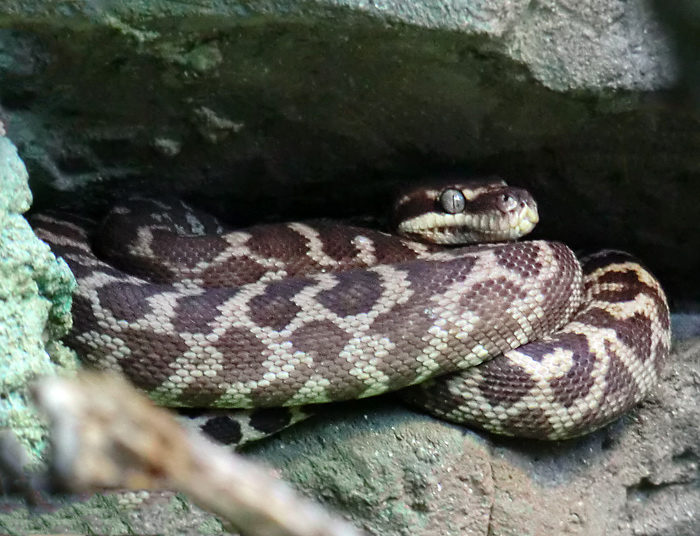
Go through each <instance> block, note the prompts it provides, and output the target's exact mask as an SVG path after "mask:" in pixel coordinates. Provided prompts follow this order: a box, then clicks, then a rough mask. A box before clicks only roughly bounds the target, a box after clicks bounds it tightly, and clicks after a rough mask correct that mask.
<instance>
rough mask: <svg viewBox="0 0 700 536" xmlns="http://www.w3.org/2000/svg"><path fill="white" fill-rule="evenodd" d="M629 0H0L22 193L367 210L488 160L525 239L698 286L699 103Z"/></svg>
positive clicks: (88, 206) (341, 212)
mask: <svg viewBox="0 0 700 536" xmlns="http://www.w3.org/2000/svg"><path fill="white" fill-rule="evenodd" d="M677 72H678V65H677V62H676V61H675V59H674V57H673V55H672V54H671V47H670V46H669V44H668V42H667V38H666V37H665V36H664V34H663V32H662V30H661V28H660V25H659V23H658V22H657V21H656V19H655V17H654V15H653V13H652V12H651V11H650V10H649V8H648V7H647V6H646V4H645V3H643V2H641V1H640V2H636V1H635V2H624V1H622V0H602V1H601V0H595V1H593V0H589V1H584V2H571V1H566V2H537V3H532V2H527V1H525V0H518V1H514V2H501V1H497V0H491V1H482V2H458V3H456V4H455V3H454V2H442V1H426V2H408V1H402V0H396V1H393V2H382V3H381V4H376V3H371V2H370V3H367V2H363V1H359V0H357V1H353V0H346V1H335V0H324V1H318V2H270V1H263V0H256V1H252V2H244V3H241V2H212V3H205V4H196V3H191V2H190V3H182V2H170V1H159V2H143V1H139V0H129V1H124V2H99V3H97V2H87V3H73V2H62V3H60V4H57V3H55V2H49V1H46V0H43V1H41V0H33V1H29V2H27V1H22V2H19V1H13V0H8V1H7V2H4V3H3V6H2V7H0V74H2V79H3V83H2V85H1V86H0V106H2V108H4V110H5V112H6V116H7V119H8V130H9V132H10V137H11V139H13V140H14V141H15V143H16V144H17V145H18V147H19V149H20V154H21V155H22V157H23V158H24V160H25V162H26V163H27V165H28V167H29V169H30V172H31V177H32V189H33V191H34V194H35V200H36V203H35V208H37V209H41V208H46V207H53V206H56V205H57V204H64V205H71V206H73V207H77V208H79V209H83V210H87V211H90V212H100V211H103V210H104V209H105V207H106V206H108V205H109V204H110V203H111V202H112V201H113V200H114V199H115V198H116V197H121V196H124V195H127V194H129V193H133V192H138V193H146V194H163V193H175V194H178V195H184V196H187V197H191V198H194V199H195V200H197V201H198V202H199V203H200V204H202V205H204V206H208V207H209V208H212V209H214V210H215V211H217V212H219V213H221V214H223V215H225V216H226V217H227V219H229V220H231V221H232V222H233V223H235V224H247V223H251V222H259V221H264V220H265V221H269V220H279V219H293V218H294V219H295V218H308V217H319V216H332V217H349V216H358V217H363V218H364V217H370V218H381V217H382V216H383V214H384V213H385V210H386V204H387V197H388V193H389V192H390V190H391V189H392V187H394V186H395V185H396V184H397V183H401V182H405V181H408V180H414V179H419V178H420V177H423V176H425V175H430V174H436V173H443V172H448V171H457V172H458V173H461V172H464V173H466V174H493V173H495V174H500V175H502V176H503V177H504V178H505V179H506V180H508V181H509V182H511V183H513V184H517V185H521V186H525V187H528V188H529V189H531V190H532V191H533V193H534V195H535V197H536V198H537V199H538V201H539V203H540V208H541V214H542V223H541V224H540V227H539V229H538V230H537V231H536V233H537V235H539V236H540V237H546V238H554V239H560V240H563V241H565V242H567V243H568V244H570V245H571V246H572V247H574V248H600V247H617V248H623V249H626V250H629V251H631V252H633V253H635V254H637V255H638V256H639V257H641V258H642V259H643V260H645V261H646V262H647V263H648V264H649V265H650V267H651V268H652V269H653V271H654V272H655V273H656V274H657V275H658V276H659V277H660V278H661V279H662V281H663V282H664V284H665V285H666V287H667V289H668V291H669V292H670V293H671V295H672V296H673V298H674V299H675V300H677V301H686V300H693V299H700V280H698V278H696V277H694V274H696V273H697V268H698V267H700V234H698V233H696V232H695V218H696V204H695V202H694V199H695V198H696V196H697V195H698V194H700V191H698V190H699V189H700V186H699V185H700V181H698V173H699V171H698V166H697V151H696V148H697V143H698V141H697V140H698V136H699V134H700V125H699V123H698V120H697V117H695V116H693V115H692V114H689V113H687V110H685V109H684V108H683V107H682V106H678V105H676V106H667V105H666V102H667V101H665V100H664V94H665V93H664V92H666V91H667V90H668V88H670V87H671V86H672V84H673V81H674V80H675V78H676V75H677Z"/></svg>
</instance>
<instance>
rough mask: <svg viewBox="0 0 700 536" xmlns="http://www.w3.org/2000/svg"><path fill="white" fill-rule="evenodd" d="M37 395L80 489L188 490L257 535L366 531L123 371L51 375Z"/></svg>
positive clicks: (73, 485) (66, 479)
mask: <svg viewBox="0 0 700 536" xmlns="http://www.w3.org/2000/svg"><path fill="white" fill-rule="evenodd" d="M33 394H34V398H35V400H36V402H37V404H38V405H39V406H40V408H41V409H42V410H43V411H44V412H45V413H46V414H47V415H48V417H49V420H50V421H51V441H52V446H53V461H52V465H53V472H54V474H55V475H56V476H57V477H58V478H59V479H60V480H61V481H62V482H63V483H64V484H66V485H67V486H68V489H69V490H70V491H72V492H84V491H98V490H101V489H105V488H107V489H109V488H116V489H119V488H130V489H170V490H174V491H180V492H183V493H186V494H187V495H189V496H190V497H191V498H192V499H193V500H194V501H196V502H197V503H198V504H199V505H200V506H202V507H204V508H206V509H207V510H210V511H212V512H213V513H215V514H217V515H219V516H221V517H223V518H225V519H226V520H228V521H229V522H231V523H232V524H233V525H234V526H235V527H236V528H237V529H238V530H240V531H241V532H243V533H244V534H249V535H260V536H262V535H265V536H360V534H361V533H360V531H358V530H357V529H355V528H353V527H351V526H350V525H348V524H347V523H346V522H344V521H340V520H338V519H335V518H333V517H331V516H330V515H328V514H327V513H326V512H324V511H323V510H322V509H321V508H320V507H319V506H317V505H315V504H313V503H311V502H310V501H308V500H306V499H302V498H300V497H299V496H297V495H296V494H295V493H294V492H293V491H292V490H291V488H290V487H289V486H288V485H287V484H285V483H283V482H280V481H278V480H275V479H274V478H273V477H272V476H271V475H270V473H269V471H267V470H265V469H262V468H261V467H259V466H257V465H254V464H252V463H251V462H249V461H247V460H245V459H243V458H242V457H240V456H237V455H235V454H233V453H231V452H229V451H228V450H226V449H224V448H223V447H220V446H218V445H214V444H213V443H211V442H209V441H208V440H206V439H204V438H203V437H201V436H199V435H195V434H193V433H191V432H189V431H186V430H185V429H183V428H181V427H180V426H179V425H178V424H177V422H176V421H175V420H174V418H173V417H172V416H171V415H170V414H169V413H168V412H166V411H165V410H162V409H160V408H156V407H155V406H153V405H152V404H151V402H150V401H148V400H147V399H146V398H145V397H143V396H142V395H141V394H139V393H137V392H136V391H135V390H134V389H133V388H132V387H130V386H129V385H128V384H127V383H126V382H125V381H123V380H121V379H120V378H117V377H115V376H112V375H105V374H95V373H82V374H80V375H79V376H78V377H77V378H75V379H70V380H69V379H63V378H50V379H46V380H44V381H42V382H41V383H39V384H38V385H37V386H35V387H34V389H33Z"/></svg>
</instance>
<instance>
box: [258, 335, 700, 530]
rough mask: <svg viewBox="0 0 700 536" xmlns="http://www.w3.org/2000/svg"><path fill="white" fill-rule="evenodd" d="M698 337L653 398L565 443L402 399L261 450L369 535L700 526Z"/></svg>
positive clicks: (681, 349) (681, 345)
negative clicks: (424, 411) (407, 404)
mask: <svg viewBox="0 0 700 536" xmlns="http://www.w3.org/2000/svg"><path fill="white" fill-rule="evenodd" d="M698 397H700V339H697V338H696V339H689V340H686V341H683V342H677V343H676V345H675V351H674V357H673V359H672V362H671V364H670V366H669V367H668V369H667V371H666V374H665V376H664V379H663V382H662V383H661V385H660V387H659V389H657V391H656V392H655V393H654V395H653V397H652V398H651V399H650V400H649V401H648V402H646V403H645V404H643V405H642V407H641V408H640V409H639V410H637V411H636V412H634V413H632V414H631V415H630V416H627V417H625V418H623V419H622V420H620V421H618V422H616V423H614V424H613V425H612V426H610V427H608V428H606V429H604V430H602V431H600V432H597V433H595V434H592V435H590V436H587V437H584V438H581V439H576V440H570V441H564V442H557V443H544V442H537V441H527V440H519V439H509V438H499V437H494V436H489V435H485V434H481V433H475V432H470V431H465V430H463V429H460V428H457V427H453V426H450V425H447V424H444V423H440V422H438V421H435V420H433V419H431V418H429V417H423V416H420V415H416V414H413V413H409V412H408V411H406V410H403V409H401V408H400V407H398V406H394V405H391V404H390V405H389V407H388V408H386V409H378V408H377V407H371V406H376V402H374V401H372V402H369V403H368V404H365V405H364V407H359V408H355V409H353V410H349V411H348V412H347V413H346V414H341V415H337V414H334V415H333V416H331V417H328V418H325V419H319V420H317V421H316V422H313V423H308V424H306V425H301V426H300V428H299V429H298V430H291V431H290V432H288V433H287V434H284V435H283V437H281V438H277V439H276V440H272V441H269V442H268V443H267V444H265V445H263V446H262V447H261V448H258V449H256V451H255V455H256V456H259V457H261V458H262V459H263V460H265V461H266V462H267V463H270V464H272V465H273V466H275V467H278V468H279V470H280V474H281V475H282V477H283V478H286V479H288V480H291V481H292V482H293V483H295V484H296V485H298V486H300V487H301V488H302V489H305V490H308V491H309V493H311V494H313V495H314V496H318V497H321V498H323V499H324V500H325V501H327V502H328V503H329V504H330V505H332V506H333V507H335V508H338V509H340V510H341V511H344V512H350V515H351V519H353V520H354V521H355V522H357V523H358V525H360V526H363V527H365V528H366V529H367V530H368V532H369V533H370V534H382V535H397V536H398V535H407V534H420V535H435V536H437V535H441V534H460V535H472V534H473V535H484V536H486V535H488V536H506V535H508V536H515V535H518V536H524V535H532V536H536V535H564V534H565V535H580V536H584V535H585V536H642V535H644V536H651V535H655V536H656V535H691V534H698V533H700V516H698V511H700V510H699V508H700V492H699V491H698V484H700V479H699V476H700V475H699V473H698V470H699V468H698V463H699V462H700V430H699V429H698V427H697V426H696V423H697V422H698V418H700V411H699V410H698V408H697V404H696V401H697V400H698Z"/></svg>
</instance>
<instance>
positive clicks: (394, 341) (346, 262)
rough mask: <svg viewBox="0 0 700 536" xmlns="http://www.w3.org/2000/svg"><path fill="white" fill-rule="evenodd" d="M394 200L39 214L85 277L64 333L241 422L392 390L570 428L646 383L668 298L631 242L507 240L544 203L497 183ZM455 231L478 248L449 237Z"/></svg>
mask: <svg viewBox="0 0 700 536" xmlns="http://www.w3.org/2000/svg"><path fill="white" fill-rule="evenodd" d="M394 209H395V210H394V225H395V227H396V228H398V230H399V232H400V233H401V234H402V235H403V236H395V235H388V234H385V233H382V232H379V231H375V230H371V229H364V228H359V227H353V226H349V225H343V224H340V223H334V222H328V221H319V222H309V223H287V224H273V225H259V226H255V227H252V228H249V229H246V230H243V231H228V230H225V229H224V228H223V227H222V226H221V225H220V224H219V222H218V221H217V220H216V219H214V218H213V217H210V216H208V215H206V214H203V213H201V212H199V211H196V210H194V209H191V208H189V207H187V206H186V205H184V204H183V203H165V202H161V201H153V200H132V201H131V202H130V203H129V204H128V205H122V206H120V207H117V208H115V209H114V210H113V211H112V212H111V213H110V214H109V215H108V216H107V218H106V219H105V221H104V222H103V223H102V224H100V225H95V223H94V222H92V221H91V220H88V219H85V218H81V217H75V216H65V215H61V216H59V215H56V214H47V215H38V216H36V217H34V219H33V225H34V226H35V230H36V232H37V235H38V236H39V237H40V238H42V239H43V240H45V241H46V242H48V243H49V244H50V245H51V247H52V249H53V251H54V252H55V253H56V254H57V255H60V256H62V257H63V258H64V259H65V260H66V261H67V262H68V264H69V265H70V267H71V269H72V271H73V273H74V274H75V277H76V279H77V281H78V287H77V291H76V293H75V295H74V298H73V317H74V327H73V330H72V332H71V334H70V335H69V337H68V339H67V342H68V344H69V345H70V346H72V347H73V348H74V349H75V350H76V351H77V352H78V354H79V355H80V356H81V359H82V360H83V361H84V362H85V363H87V364H90V365H94V366H97V367H100V368H106V369H112V370H117V371H119V372H120V373H123V374H124V375H126V376H127V377H128V378H129V379H130V380H131V381H132V382H133V383H134V384H136V385H137V386H138V387H140V388H142V389H144V390H145V391H146V392H147V393H148V394H149V395H150V396H151V398H152V399H153V400H154V401H156V402H157V403H159V404H162V405H166V406H172V407H189V408H260V409H253V411H252V413H251V417H250V418H251V422H253V423H255V419H256V415H261V414H265V412H267V414H268V415H273V416H276V417H275V418H276V419H277V421H279V422H278V423H277V425H275V426H274V427H273V428H275V429H276V428H279V427H282V426H283V425H285V424H288V422H289V420H290V419H291V418H292V417H291V416H292V415H293V412H292V411H288V410H275V409H271V408H278V407H284V408H303V407H304V406H305V405H308V404H317V403H324V402H332V401H340V400H347V399H355V398H363V397H368V396H374V395H378V394H382V393H385V392H389V391H397V390H401V391H400V392H401V394H402V396H403V397H404V398H405V399H406V400H407V401H409V402H410V403H411V404H414V405H417V406H419V407H422V408H424V409H426V410H427V411H429V412H431V413H433V414H435V415H437V416H439V417H441V418H444V419H447V420H450V421H454V422H458V423H467V424H471V425H474V426H477V427H481V428H484V429H487V430H490V431H493V432H496V433H502V434H509V435H518V436H527V437H536V438H544V439H562V438H567V437H572V436H576V435H581V434H584V433H587V432H590V431H592V430H595V429H597V428H599V427H601V426H603V425H605V424H607V423H609V422H610V421H612V420H614V419H615V418H617V417H618V416H619V415H621V414H622V413H624V412H625V411H627V410H628V409H630V408H631V407H632V406H634V405H635V404H636V403H638V402H639V401H640V400H641V399H643V398H644V397H645V396H646V395H647V394H648V392H649V391H650V389H651V388H652V387H653V386H654V384H655V383H656V381H657V379H658V376H659V372H660V370H661V367H662V366H663V364H664V362H665V360H666V358H667V356H668V354H669V349H670V320H669V310H668V305H667V302H666V298H665V296H664V293H663V291H662V289H661V287H660V285H659V283H658V281H657V280H656V279H655V278H654V277H653V275H651V274H650V273H649V272H648V271H647V270H646V269H645V268H644V267H643V266H642V265H641V264H640V263H639V262H638V261H637V260H635V259H634V258H633V257H632V256H630V255H628V254H626V253H622V252H618V251H603V252H599V253H597V254H594V255H592V256H590V257H587V258H584V259H582V260H581V261H579V260H578V259H577V258H576V256H575V255H574V254H573V253H572V252H571V250H570V249H569V248H568V247H566V246H565V245H563V244H561V243H558V242H547V241H541V240H536V241H521V242H515V241H513V239H515V238H518V237H519V236H521V235H523V234H526V233H527V232H529V231H530V230H531V229H532V227H533V226H534V225H535V223H536V222H537V212H536V211H537V209H536V205H535V203H534V201H533V200H532V198H531V197H530V195H529V194H528V193H527V192H525V191H523V190H520V189H516V188H511V187H509V186H507V185H505V183H503V182H502V181H498V180H491V179H489V180H481V181H471V182H464V183H462V182H455V181H453V182H448V183H442V184H438V185H432V186H430V185H428V186H423V187H421V188H417V189H414V190H410V191H408V192H404V193H403V194H402V195H401V196H400V197H399V198H398V200H397V202H396V204H395V207H394ZM426 236H427V238H426ZM416 237H421V238H423V239H426V240H430V241H431V242H435V243H432V244H428V243H420V242H417V241H415V240H414V239H415V238H416ZM464 241H468V242H473V241H488V242H489V243H486V244H476V245H468V246H459V247H454V246H445V245H444V244H455V243H458V242H464ZM105 259H106V260H108V261H109V262H106V260H105ZM127 272H128V273H127ZM265 408H268V409H265ZM195 411H197V410H195ZM215 415H217V416H215V417H211V419H213V421H212V422H214V423H218V424H221V422H222V420H223V421H226V422H229V419H228V417H226V416H225V415H226V413H215ZM231 422H233V421H231ZM216 427H217V425H216V424H212V426H211V427H210V429H211V430H214V429H216ZM254 427H255V426H254ZM205 428H206V426H205ZM258 428H264V426H262V427H258ZM214 435H217V434H214ZM218 435H219V436H222V434H221V433H219V434H218ZM224 435H225V434H224ZM233 436H235V437H229V439H230V441H231V442H233V441H234V440H238V439H240V437H239V436H240V434H233ZM220 438H221V437H220Z"/></svg>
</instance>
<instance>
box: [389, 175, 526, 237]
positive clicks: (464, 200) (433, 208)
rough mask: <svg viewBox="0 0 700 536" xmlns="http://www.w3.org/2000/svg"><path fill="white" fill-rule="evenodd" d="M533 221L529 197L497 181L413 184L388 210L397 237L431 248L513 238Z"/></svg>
mask: <svg viewBox="0 0 700 536" xmlns="http://www.w3.org/2000/svg"><path fill="white" fill-rule="evenodd" d="M538 221H539V215H538V213H537V203H535V200H534V199H533V197H532V195H530V193H529V192H528V191H526V190H523V189H522V188H514V187H512V186H508V185H507V184H506V183H505V181H503V180H502V179H498V178H486V179H473V180H463V179H462V180H459V179H457V180H455V179H446V180H441V181H439V182H434V183H430V184H428V185H425V184H424V185H421V186H416V187H414V188H411V189H407V190H404V191H402V192H401V193H400V194H399V195H398V196H397V200H396V202H395V204H394V207H393V211H392V222H393V227H394V230H395V231H396V232H397V233H398V234H400V235H402V236H405V237H406V238H410V239H413V240H418V241H421V242H430V243H434V244H452V245H458V244H471V243H476V242H503V241H506V240H515V239H518V238H520V237H521V236H524V235H526V234H528V233H529V232H530V231H532V229H534V227H535V225H536V224H537V222H538Z"/></svg>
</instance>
